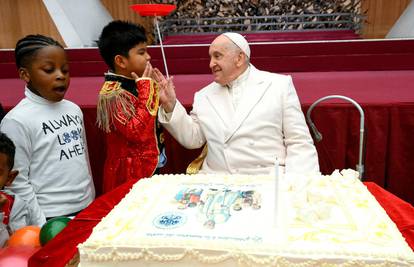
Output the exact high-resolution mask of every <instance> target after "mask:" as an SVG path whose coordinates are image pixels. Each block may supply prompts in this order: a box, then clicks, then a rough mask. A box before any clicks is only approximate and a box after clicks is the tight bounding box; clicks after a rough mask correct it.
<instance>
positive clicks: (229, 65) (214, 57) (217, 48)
mask: <svg viewBox="0 0 414 267" xmlns="http://www.w3.org/2000/svg"><path fill="white" fill-rule="evenodd" d="M239 54H240V53H238V52H237V50H236V49H234V44H233V43H232V41H231V40H230V39H228V38H227V37H226V36H223V35H220V36H218V37H217V38H216V39H215V40H214V41H213V42H212V43H211V45H210V48H209V55H210V69H211V72H212V73H213V75H214V81H215V82H217V83H219V84H220V85H226V84H228V83H230V82H231V81H234V80H235V79H236V78H237V77H238V75H240V73H239V67H238V65H237V64H238V60H239Z"/></svg>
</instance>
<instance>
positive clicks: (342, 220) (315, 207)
mask: <svg viewBox="0 0 414 267" xmlns="http://www.w3.org/2000/svg"><path fill="white" fill-rule="evenodd" d="M274 180H275V179H274V178H273V177H271V176H251V175H250V176H226V175H191V176H187V175H159V176H157V175H156V176H153V177H152V178H150V179H142V180H140V181H139V182H137V183H136V184H135V185H134V186H133V188H132V189H131V191H130V192H129V193H128V194H127V195H126V196H125V198H124V199H123V200H122V201H121V202H120V203H119V204H118V205H117V206H116V207H115V208H114V209H113V210H112V211H111V212H110V213H109V214H108V215H107V216H106V217H105V218H103V219H102V221H101V222H100V223H99V224H98V225H97V226H96V227H95V228H94V230H93V233H92V234H91V236H90V237H89V239H88V240H86V241H85V242H84V243H83V244H80V245H79V252H80V266H82V267H93V266H100V267H101V266H111V267H112V266H126V267H128V266H169V267H175V266H195V267H196V266H214V267H222V266H414V253H413V251H412V250H411V249H410V247H409V246H408V245H407V243H406V242H405V240H404V238H403V237H402V235H401V233H400V232H399V231H398V229H397V227H396V226H395V224H394V223H393V222H392V221H391V219H390V218H389V217H388V216H387V214H386V213H385V211H384V210H383V209H382V208H381V206H380V205H379V204H378V202H377V201H376V200H375V198H374V197H373V196H372V195H371V194H370V193H369V191H368V190H367V189H366V187H365V186H364V185H363V184H362V183H361V182H360V181H359V180H358V178H357V176H356V173H355V172H353V171H351V170H347V171H342V173H339V172H335V173H334V174H332V175H331V176H322V175H312V176H309V177H296V178H294V177H290V178H288V177H284V178H281V180H280V183H279V185H276V183H275V181H274ZM275 191H277V195H278V197H277V198H275ZM274 203H278V204H277V205H275V204H274Z"/></svg>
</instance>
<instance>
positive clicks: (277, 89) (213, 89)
mask: <svg viewBox="0 0 414 267" xmlns="http://www.w3.org/2000/svg"><path fill="white" fill-rule="evenodd" d="M229 89H230V90H229ZM159 121H160V123H161V124H162V125H163V126H164V127H165V128H166V129H167V130H168V131H169V132H170V134H171V135H172V136H173V137H174V138H175V139H176V140H177V141H178V142H179V143H180V144H181V145H182V146H184V147H186V148H188V149H194V148H200V147H202V146H203V144H204V143H206V142H207V145H208V153H207V157H206V158H205V160H204V162H203V165H202V168H201V170H200V171H201V172H205V173H227V174H235V173H240V174H269V173H272V172H274V163H275V159H276V158H277V160H278V162H279V165H280V166H281V172H282V173H284V172H286V173H288V172H291V173H311V172H319V165H318V157H317V153H316V149H315V146H314V145H313V141H312V138H311V136H310V133H309V129H308V127H307V125H306V122H305V117H304V115H303V112H302V110H301V107H300V103H299V99H298V96H297V94H296V90H295V87H294V85H293V82H292V78H291V77H290V76H289V75H280V74H275V73H270V72H265V71H260V70H258V69H256V68H255V67H254V66H253V65H251V64H250V66H249V68H248V69H247V70H246V72H244V73H243V74H242V75H240V76H239V77H238V78H237V79H236V80H235V81H233V82H232V84H231V85H229V86H221V85H220V84H218V83H216V82H213V83H211V84H209V85H208V86H206V87H204V88H203V89H202V90H200V91H199V92H197V93H196V94H195V96H194V103H193V110H192V111H191V112H190V115H188V114H187V112H186V110H185V108H184V107H183V105H182V104H181V103H180V102H179V101H178V100H177V103H176V105H175V107H174V110H173V112H171V113H168V114H167V113H165V111H164V110H163V109H162V108H160V110H159Z"/></svg>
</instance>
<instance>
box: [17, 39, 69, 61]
mask: <svg viewBox="0 0 414 267" xmlns="http://www.w3.org/2000/svg"><path fill="white" fill-rule="evenodd" d="M50 45H52V46H58V47H61V48H62V49H63V46H62V45H61V44H60V43H59V42H58V41H56V40H54V39H52V38H50V37H47V36H44V35H41V34H36V35H32V34H31V35H27V36H26V37H24V38H22V39H20V40H19V41H17V44H16V48H15V50H14V56H15V59H16V65H17V68H21V67H27V66H28V64H30V61H31V60H32V59H33V57H34V56H35V55H36V53H37V51H38V50H39V49H41V48H44V47H46V46H50Z"/></svg>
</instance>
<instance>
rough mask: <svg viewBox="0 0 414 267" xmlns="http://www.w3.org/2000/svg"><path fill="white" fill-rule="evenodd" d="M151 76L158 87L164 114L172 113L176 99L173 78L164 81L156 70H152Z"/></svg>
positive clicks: (162, 76)
mask: <svg viewBox="0 0 414 267" xmlns="http://www.w3.org/2000/svg"><path fill="white" fill-rule="evenodd" d="M152 74H153V75H152V78H153V79H154V80H155V81H156V82H157V83H158V85H159V86H160V104H161V105H162V107H163V108H164V110H165V112H167V113H169V112H172V111H173V110H174V106H175V102H176V99H177V98H176V95H175V87H174V83H173V79H174V77H171V78H170V79H166V78H165V77H164V75H162V73H161V72H160V71H159V70H158V69H157V68H154V69H153V73H152Z"/></svg>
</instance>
